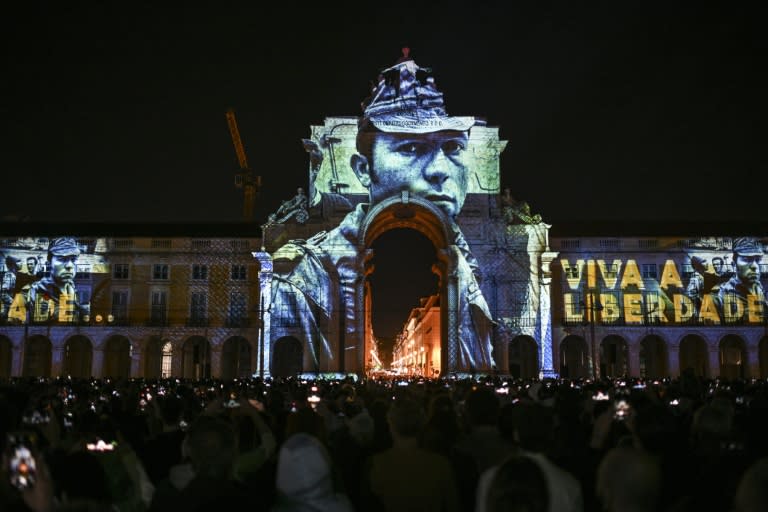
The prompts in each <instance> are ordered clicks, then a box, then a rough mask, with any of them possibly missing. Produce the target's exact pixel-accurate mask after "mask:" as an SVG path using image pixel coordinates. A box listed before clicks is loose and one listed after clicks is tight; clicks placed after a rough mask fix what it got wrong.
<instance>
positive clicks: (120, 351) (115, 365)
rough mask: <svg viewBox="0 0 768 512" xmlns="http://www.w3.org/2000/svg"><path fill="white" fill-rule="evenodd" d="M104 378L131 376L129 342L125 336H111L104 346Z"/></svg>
mask: <svg viewBox="0 0 768 512" xmlns="http://www.w3.org/2000/svg"><path fill="white" fill-rule="evenodd" d="M103 376H104V377H114V378H118V379H121V378H128V377H130V376H131V342H130V341H129V340H128V338H126V337H125V336H111V337H110V338H109V339H108V340H107V343H106V344H105V345H104V371H103Z"/></svg>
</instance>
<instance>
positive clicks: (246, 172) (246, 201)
mask: <svg viewBox="0 0 768 512" xmlns="http://www.w3.org/2000/svg"><path fill="white" fill-rule="evenodd" d="M227 124H228V125H229V133H230V135H232V143H233V144H234V145H235V153H236V154H237V161H238V162H239V163H240V170H239V171H238V172H237V173H236V174H235V186H236V187H237V188H242V189H243V220H245V221H246V222H251V221H253V208H254V204H255V203H256V194H257V193H258V191H259V188H260V187H261V176H256V174H255V173H254V172H253V170H252V169H251V168H250V167H248V160H247V159H246V158H245V148H243V141H242V140H240V130H238V129H237V121H236V120H235V111H234V110H232V109H229V110H227Z"/></svg>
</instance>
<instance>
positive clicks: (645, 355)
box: [640, 334, 669, 379]
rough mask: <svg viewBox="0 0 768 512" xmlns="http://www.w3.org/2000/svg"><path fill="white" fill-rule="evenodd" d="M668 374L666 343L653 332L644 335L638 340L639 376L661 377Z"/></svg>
mask: <svg viewBox="0 0 768 512" xmlns="http://www.w3.org/2000/svg"><path fill="white" fill-rule="evenodd" d="M668 375H669V356H668V355H667V344H666V343H664V340H663V339H661V337H660V336H657V335H655V334H651V335H648V336H646V337H645V338H643V339H642V341H641V342H640V377H643V378H651V379H661V378H664V377H667V376H668Z"/></svg>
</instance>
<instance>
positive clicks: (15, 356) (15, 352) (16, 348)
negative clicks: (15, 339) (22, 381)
mask: <svg viewBox="0 0 768 512" xmlns="http://www.w3.org/2000/svg"><path fill="white" fill-rule="evenodd" d="M24 341H25V340H21V343H20V344H18V345H14V344H11V376H12V377H20V376H21V372H22V370H23V369H24V357H23V356H24V349H23V346H24Z"/></svg>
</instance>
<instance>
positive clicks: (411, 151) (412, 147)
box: [396, 142, 429, 156]
mask: <svg viewBox="0 0 768 512" xmlns="http://www.w3.org/2000/svg"><path fill="white" fill-rule="evenodd" d="M396 150H397V152H398V153H400V154H401V155H406V156H418V155H423V154H424V153H426V152H427V151H428V150H429V147H428V146H427V145H426V144H419V143H418V142H404V143H403V144H400V145H399V146H397V148H396Z"/></svg>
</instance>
